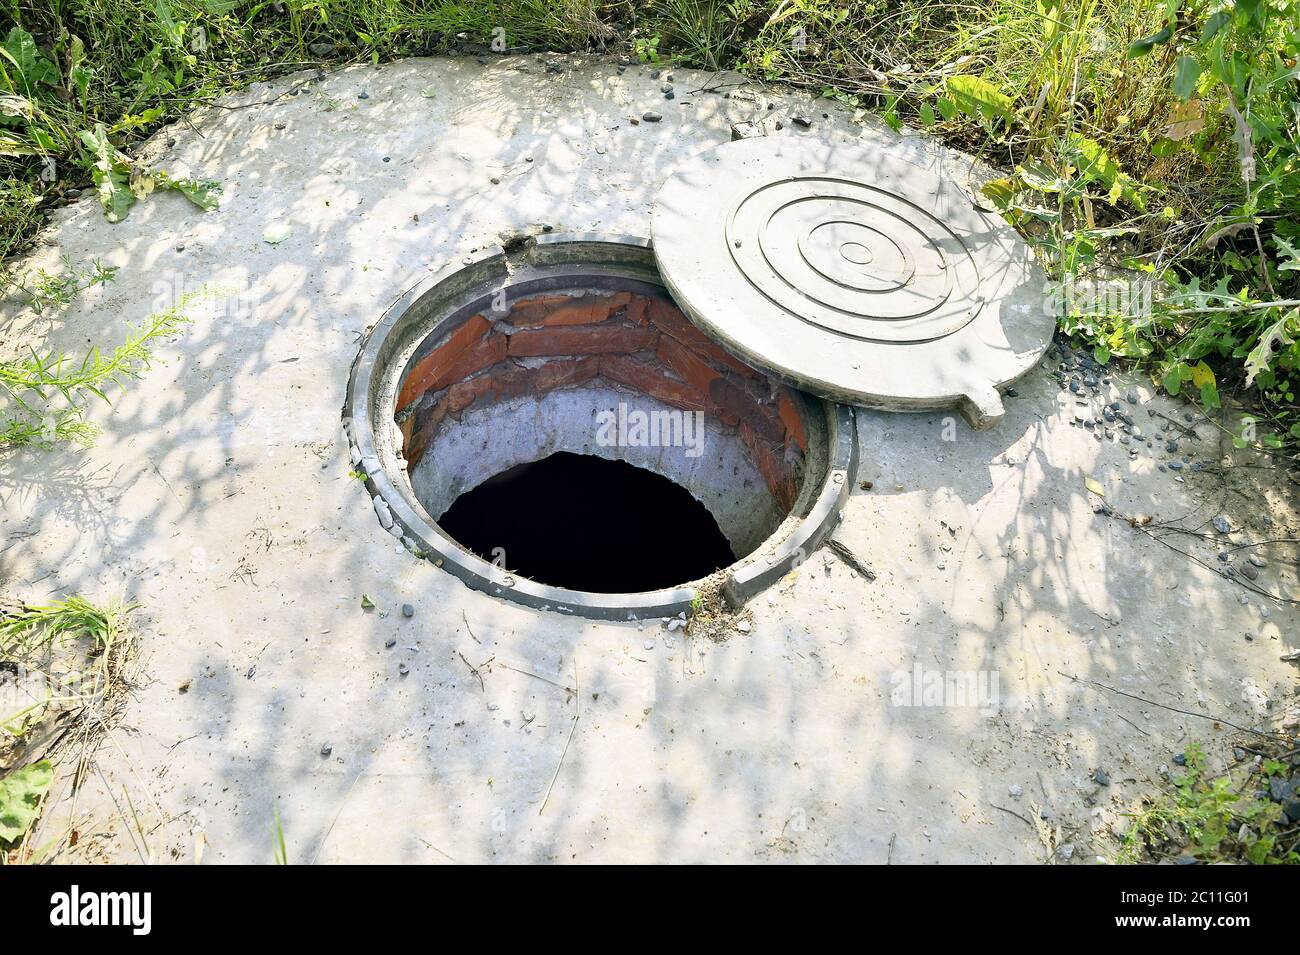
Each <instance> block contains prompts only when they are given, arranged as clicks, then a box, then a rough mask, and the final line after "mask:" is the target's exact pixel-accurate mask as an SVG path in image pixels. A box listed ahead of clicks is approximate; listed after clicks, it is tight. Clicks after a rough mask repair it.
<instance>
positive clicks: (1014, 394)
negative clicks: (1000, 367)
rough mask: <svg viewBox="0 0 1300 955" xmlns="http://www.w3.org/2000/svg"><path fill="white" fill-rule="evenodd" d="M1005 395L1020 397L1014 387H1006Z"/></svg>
mask: <svg viewBox="0 0 1300 955" xmlns="http://www.w3.org/2000/svg"><path fill="white" fill-rule="evenodd" d="M1007 397H1008V398H1019V397H1020V392H1018V391H1016V389H1014V388H1008V389H1007Z"/></svg>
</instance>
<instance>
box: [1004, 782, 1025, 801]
mask: <svg viewBox="0 0 1300 955" xmlns="http://www.w3.org/2000/svg"><path fill="white" fill-rule="evenodd" d="M1024 794H1025V791H1024V790H1023V789H1021V788H1020V786H1018V785H1016V784H1015V783H1012V784H1011V785H1010V786H1008V787H1007V795H1009V796H1010V797H1011V798H1012V799H1019V798H1020V797H1021V796H1023V795H1024Z"/></svg>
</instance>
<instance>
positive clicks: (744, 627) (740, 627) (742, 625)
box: [736, 620, 751, 633]
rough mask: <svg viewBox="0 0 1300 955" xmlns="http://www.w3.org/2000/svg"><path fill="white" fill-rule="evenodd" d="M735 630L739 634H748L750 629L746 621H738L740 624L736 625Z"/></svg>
mask: <svg viewBox="0 0 1300 955" xmlns="http://www.w3.org/2000/svg"><path fill="white" fill-rule="evenodd" d="M736 629H737V630H739V631H740V632H741V633H749V631H750V629H751V627H750V623H749V621H748V620H742V621H740V623H738V624H736Z"/></svg>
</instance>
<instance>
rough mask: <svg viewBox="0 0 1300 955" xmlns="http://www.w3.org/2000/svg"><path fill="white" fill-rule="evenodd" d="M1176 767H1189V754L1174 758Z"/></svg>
mask: <svg viewBox="0 0 1300 955" xmlns="http://www.w3.org/2000/svg"><path fill="white" fill-rule="evenodd" d="M1174 765H1175V766H1186V765H1187V754H1186V753H1179V754H1178V755H1176V756H1175V757H1174Z"/></svg>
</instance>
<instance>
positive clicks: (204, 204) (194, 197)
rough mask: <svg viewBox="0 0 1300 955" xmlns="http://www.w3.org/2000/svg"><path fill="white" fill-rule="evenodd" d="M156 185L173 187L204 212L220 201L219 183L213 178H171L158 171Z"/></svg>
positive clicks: (210, 209) (215, 206)
mask: <svg viewBox="0 0 1300 955" xmlns="http://www.w3.org/2000/svg"><path fill="white" fill-rule="evenodd" d="M158 185H159V186H161V187H162V188H164V189H174V190H175V191H176V192H179V193H180V194H181V195H182V196H184V197H185V198H186V199H188V200H189V201H190V202H192V203H194V204H195V205H196V206H198V207H199V208H200V209H202V210H203V211H204V212H211V211H212V210H213V209H215V208H217V206H218V205H219V204H220V202H221V183H219V182H217V180H215V179H173V178H172V177H171V176H169V175H167V174H166V173H165V172H160V173H159V174H158Z"/></svg>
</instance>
